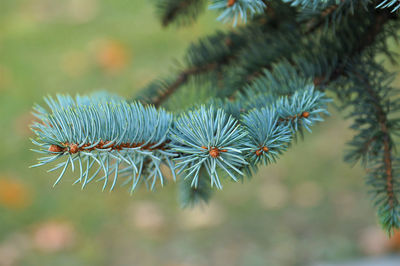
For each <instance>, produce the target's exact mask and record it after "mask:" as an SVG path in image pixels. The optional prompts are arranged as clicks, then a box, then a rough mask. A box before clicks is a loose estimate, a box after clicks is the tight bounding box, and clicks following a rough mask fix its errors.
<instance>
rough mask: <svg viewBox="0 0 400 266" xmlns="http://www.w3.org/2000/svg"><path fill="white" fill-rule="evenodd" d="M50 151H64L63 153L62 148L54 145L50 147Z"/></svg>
mask: <svg viewBox="0 0 400 266" xmlns="http://www.w3.org/2000/svg"><path fill="white" fill-rule="evenodd" d="M49 151H51V152H62V151H63V148H62V147H60V146H58V145H54V144H52V145H51V146H50V147H49Z"/></svg>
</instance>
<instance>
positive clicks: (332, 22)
mask: <svg viewBox="0 0 400 266" xmlns="http://www.w3.org/2000/svg"><path fill="white" fill-rule="evenodd" d="M206 5H207V2H206V1H204V0H190V1H183V0H167V1H159V2H158V4H157V10H158V14H159V16H160V19H161V22H162V24H163V25H164V26H167V25H170V24H171V23H176V24H177V25H183V24H187V23H190V22H193V21H195V19H196V18H197V17H198V15H199V14H200V13H201V12H203V11H204V10H205V6H206ZM399 7H400V4H399V2H398V1H388V0H384V1H377V2H375V1H370V0H342V1H336V0H324V1H316V0H283V1H281V0H269V1H262V0H253V1H250V0H212V1H210V3H209V9H211V10H217V12H219V17H218V19H219V20H222V21H224V22H226V21H230V22H232V23H233V25H234V27H232V28H229V30H226V31H219V32H216V33H215V34H213V35H211V36H207V37H204V38H202V39H200V40H199V41H198V42H196V43H193V44H191V45H190V46H189V47H188V49H187V51H186V53H185V56H184V58H183V60H182V64H181V66H182V67H181V68H180V69H177V70H176V73H172V74H171V76H169V77H166V78H163V79H158V80H156V81H154V82H152V83H150V85H148V86H147V87H146V88H144V89H143V90H141V92H140V93H139V94H138V95H136V96H135V98H134V99H132V100H130V101H126V100H124V99H122V98H120V97H117V96H115V95H110V94H107V93H99V94H95V95H90V96H76V97H75V98H72V97H70V96H65V95H59V96H57V98H56V99H53V98H51V97H47V98H45V101H46V103H47V105H48V109H45V108H43V107H41V106H39V105H37V106H35V108H34V109H35V115H36V117H37V120H38V121H36V122H34V124H33V125H32V130H33V131H34V133H35V134H36V135H37V138H35V139H33V140H32V141H33V143H34V144H35V145H37V146H39V149H38V150H35V151H37V152H39V153H42V154H44V157H41V158H39V163H38V164H37V165H35V166H42V165H46V164H48V163H53V162H55V161H60V162H59V163H58V164H56V166H55V167H53V168H52V169H50V170H49V171H55V170H59V171H60V174H59V176H58V178H57V179H56V182H55V184H57V183H58V182H59V181H60V180H61V178H62V177H63V176H64V174H65V172H66V170H67V169H68V168H71V169H72V170H75V169H76V170H77V171H78V168H79V174H78V178H77V179H76V181H75V183H80V184H81V186H82V188H84V187H85V186H86V185H87V184H88V183H90V182H91V181H93V180H97V181H102V182H103V189H105V188H107V186H109V188H110V189H111V190H112V189H113V188H114V187H115V185H116V184H121V185H129V187H130V191H131V192H133V191H134V190H135V189H137V187H138V186H139V185H141V184H145V185H146V186H147V187H148V188H149V189H154V188H155V186H156V184H157V183H159V184H160V185H163V184H165V183H166V178H165V168H164V167H162V165H165V166H166V168H169V170H170V171H171V173H172V176H173V179H174V180H175V179H179V182H180V185H179V190H180V199H181V205H182V206H191V205H194V204H197V203H199V202H207V201H208V200H209V198H210V196H211V195H212V191H213V190H214V188H217V189H221V188H222V184H223V182H224V181H225V180H233V181H239V180H242V178H243V177H244V176H251V175H252V173H254V172H255V171H257V169H258V167H259V166H260V165H262V164H263V165H269V164H271V163H274V162H276V161H277V160H278V159H279V156H280V155H281V154H282V153H283V152H285V151H287V150H288V149H289V148H290V147H291V145H293V140H295V139H298V137H299V136H302V135H303V134H305V132H306V131H308V132H311V127H312V126H314V125H315V124H316V123H317V122H321V121H323V117H324V116H326V115H328V114H329V113H328V111H327V107H328V104H329V102H331V99H330V98H335V99H336V101H337V102H338V103H341V105H340V106H341V107H340V109H341V110H344V112H345V114H348V117H349V118H351V119H352V121H353V125H352V126H351V128H352V129H354V130H355V131H356V135H355V137H354V139H353V140H352V141H351V142H350V143H349V150H348V152H347V155H346V156H345V160H346V161H347V162H349V163H352V164H354V163H357V162H358V161H361V163H362V165H363V166H364V167H365V168H366V169H367V172H368V175H367V177H366V182H367V184H368V185H369V187H370V188H371V194H372V196H373V199H374V202H375V204H376V206H377V209H378V216H379V220H380V223H381V224H382V226H383V227H384V228H385V229H386V230H387V231H388V232H389V233H391V232H392V231H393V229H395V228H399V227H400V221H399V219H400V216H399V215H400V203H399V187H398V186H399V185H398V184H399V182H400V176H399V174H398V173H397V169H398V168H399V167H398V166H397V164H398V161H399V160H398V158H397V157H398V155H397V154H396V138H397V136H398V135H399V129H400V120H399V116H398V112H399V108H400V103H399V100H398V93H397V90H395V89H394V88H393V87H392V86H391V77H392V75H391V74H390V73H388V72H387V70H385V68H384V67H383V63H377V62H376V57H377V55H381V54H384V55H387V57H388V58H389V59H390V60H391V61H393V60H394V59H393V58H394V56H393V52H391V51H390V49H389V48H388V45H387V43H388V40H390V39H392V38H395V37H397V34H398V28H399V22H398V21H399V19H398V14H397V12H396V10H397V9H398V8H399ZM205 95H206V96H209V97H208V98H207V97H205ZM327 95H330V96H331V97H327ZM183 102H184V104H183ZM92 168H93V169H92ZM120 179H121V181H119V180H120Z"/></svg>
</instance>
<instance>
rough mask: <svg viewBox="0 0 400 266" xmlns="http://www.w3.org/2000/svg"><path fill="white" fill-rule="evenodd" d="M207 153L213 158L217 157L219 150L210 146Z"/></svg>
mask: <svg viewBox="0 0 400 266" xmlns="http://www.w3.org/2000/svg"><path fill="white" fill-rule="evenodd" d="M209 153H210V156H211V157H213V158H217V157H218V156H219V150H218V149H217V148H212V149H211V150H210V152H209Z"/></svg>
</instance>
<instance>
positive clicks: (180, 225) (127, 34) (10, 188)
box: [0, 0, 400, 266]
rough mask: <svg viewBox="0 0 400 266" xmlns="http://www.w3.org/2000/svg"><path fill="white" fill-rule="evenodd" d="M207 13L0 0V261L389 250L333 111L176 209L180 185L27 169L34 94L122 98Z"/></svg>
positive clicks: (108, 261)
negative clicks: (273, 156)
mask: <svg viewBox="0 0 400 266" xmlns="http://www.w3.org/2000/svg"><path fill="white" fill-rule="evenodd" d="M215 17H216V16H215V14H214V13H212V12H207V14H206V15H203V16H202V17H201V18H200V20H199V21H198V22H197V23H196V24H194V25H192V26H190V27H187V28H180V29H177V28H174V27H172V28H169V29H162V28H161V26H160V24H159V21H158V20H157V18H156V16H155V10H154V5H153V3H151V1H145V0H140V1H139V0H135V1H128V0H115V1H106V0H62V1H61V0H58V1H56V0H0V117H1V118H0V129H1V130H0V144H1V146H0V265H168V266H183V265H194V266H196V265H310V264H311V265H312V264H314V263H318V262H327V261H328V262H337V261H341V260H347V259H353V258H359V257H365V256H379V255H383V254H387V253H391V252H396V251H397V250H398V248H399V246H400V244H399V243H400V240H399V239H400V237H399V236H397V235H396V236H395V237H394V238H393V239H391V240H388V239H387V238H386V236H385V234H384V233H383V232H382V231H381V230H380V229H379V227H378V226H377V219H376V215H375V212H374V208H373V207H372V203H371V202H370V200H369V197H368V194H367V187H366V186H365V185H364V180H363V176H364V173H363V171H362V169H360V168H359V167H358V166H356V167H354V168H351V167H350V166H349V165H347V164H345V163H344V162H343V161H342V157H343V151H344V149H345V142H346V141H348V140H349V139H350V138H351V136H352V132H351V131H350V130H349V129H348V126H349V124H350V121H344V120H343V119H342V117H343V114H339V113H337V112H336V111H335V109H334V108H333V107H332V108H331V111H332V114H333V115H332V117H329V118H327V122H326V123H322V124H320V125H318V126H316V127H315V128H314V130H313V134H312V135H311V134H307V136H306V137H305V140H304V141H302V142H300V143H298V144H296V145H294V147H293V148H292V149H291V150H290V151H289V152H287V153H286V154H285V155H284V156H283V157H282V159H281V160H279V162H278V163H277V164H276V165H274V166H271V167H268V168H262V169H261V171H260V172H259V173H258V174H257V175H256V176H255V177H254V178H253V179H252V180H251V181H246V182H245V183H244V184H236V183H232V182H227V183H225V184H224V190H223V191H218V192H216V193H214V197H213V199H212V201H211V203H210V204H209V205H204V206H200V207H197V208H194V209H185V210H182V209H180V207H179V204H178V203H177V186H176V185H175V184H169V185H168V186H167V187H164V188H163V189H159V190H158V191H157V192H155V193H152V192H149V191H146V190H145V189H141V190H140V191H138V192H137V193H136V194H135V195H134V196H130V195H129V193H128V191H127V189H126V188H117V189H116V190H114V191H113V192H111V193H110V192H108V191H106V192H101V185H100V184H96V183H94V184H91V185H90V186H88V188H87V189H85V191H82V190H81V189H80V187H79V186H71V184H72V182H73V178H72V174H71V173H69V174H68V175H67V176H65V177H64V179H63V180H62V182H61V183H60V184H59V185H58V186H56V187H55V188H53V187H52V184H53V182H54V181H55V178H56V177H57V176H56V175H55V174H54V173H47V172H46V171H45V170H46V169H44V168H40V169H28V166H29V165H32V164H34V163H35V158H36V156H37V155H36V154H34V153H33V152H31V151H29V149H30V148H33V145H32V144H31V143H30V141H29V137H32V133H31V132H30V131H29V123H30V121H31V120H32V115H31V114H30V112H31V107H32V105H33V104H34V103H40V104H42V103H43V96H45V95H47V94H51V95H54V94H56V93H71V94H75V93H78V92H79V93H89V92H92V91H96V90H100V89H101V90H107V91H111V92H114V93H117V94H120V95H122V96H125V97H132V95H134V93H135V92H136V91H137V90H138V89H139V88H140V87H142V86H144V85H145V84H146V83H148V82H149V81H150V80H152V79H154V78H157V77H160V76H165V75H166V74H167V73H169V72H170V71H171V70H172V69H173V66H174V60H175V59H179V58H181V57H182V56H183V54H184V50H185V47H186V46H187V45H188V44H189V43H190V42H191V41H195V40H196V39H197V38H198V37H199V36H204V35H206V34H209V33H211V32H213V31H215V30H216V28H219V29H224V28H225V29H227V28H229V25H222V24H221V23H219V22H217V21H215Z"/></svg>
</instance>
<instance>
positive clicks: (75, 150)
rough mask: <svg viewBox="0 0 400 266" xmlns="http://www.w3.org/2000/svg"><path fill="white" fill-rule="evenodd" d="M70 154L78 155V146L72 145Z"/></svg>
mask: <svg viewBox="0 0 400 266" xmlns="http://www.w3.org/2000/svg"><path fill="white" fill-rule="evenodd" d="M69 152H70V153H77V152H78V144H75V143H73V144H70V145H69Z"/></svg>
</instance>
